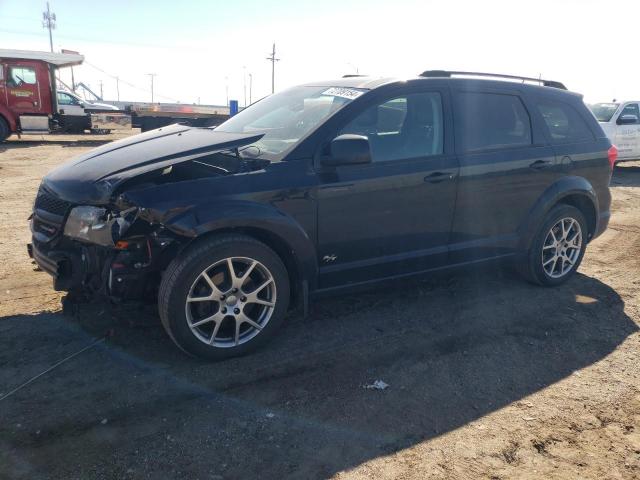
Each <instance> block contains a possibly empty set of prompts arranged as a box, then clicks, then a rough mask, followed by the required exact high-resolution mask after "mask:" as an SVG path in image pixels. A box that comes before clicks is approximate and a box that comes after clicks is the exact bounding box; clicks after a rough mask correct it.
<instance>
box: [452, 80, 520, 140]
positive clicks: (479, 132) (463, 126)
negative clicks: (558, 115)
mask: <svg viewBox="0 0 640 480" xmlns="http://www.w3.org/2000/svg"><path fill="white" fill-rule="evenodd" d="M456 97H457V98H456V142H457V143H458V145H459V147H460V150H461V151H462V152H474V151H482V150H492V149H500V148H513V147H521V146H527V145H531V121H530V119H529V113H528V112H527V110H526V109H525V107H524V105H523V103H522V100H520V97H518V96H516V95H509V94H498V93H480V92H460V93H458V95H457V96H456Z"/></svg>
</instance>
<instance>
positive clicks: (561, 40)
mask: <svg viewBox="0 0 640 480" xmlns="http://www.w3.org/2000/svg"><path fill="white" fill-rule="evenodd" d="M50 4H51V9H52V11H53V12H55V13H56V15H57V28H56V30H55V31H54V33H53V35H54V39H53V43H54V49H56V50H59V49H61V48H66V49H70V50H77V51H79V52H81V53H82V54H83V55H85V59H86V64H85V65H83V66H82V67H79V68H77V69H76V71H75V77H76V81H84V82H85V83H87V84H89V85H90V86H91V87H92V88H94V89H96V90H99V82H100V81H101V80H102V82H103V88H104V96H105V98H106V99H115V97H116V81H115V80H114V78H113V76H119V77H120V79H121V82H120V98H121V99H122V100H142V101H145V100H146V101H149V100H150V93H149V89H150V88H149V77H148V76H147V75H145V74H147V73H156V74H157V76H156V78H155V91H156V101H158V100H159V101H171V100H179V101H181V102H183V103H194V102H197V101H198V100H200V102H201V103H208V104H224V103H225V98H226V93H225V90H226V89H225V85H226V84H228V86H229V97H230V98H235V99H238V100H239V101H240V103H241V104H242V103H243V101H244V88H243V87H244V78H245V77H246V85H247V97H248V95H249V92H248V89H249V73H251V74H252V75H253V92H252V93H253V100H256V99H258V98H260V97H262V96H264V95H266V94H268V93H270V91H271V64H270V62H268V61H267V60H266V58H265V57H266V56H267V54H268V53H269V52H270V50H271V44H272V42H274V41H275V42H276V46H277V56H278V57H279V58H281V61H280V62H278V63H277V65H276V90H279V89H283V88H285V87H287V86H291V85H295V84H298V83H303V82H309V81H313V80H319V79H327V78H333V77H338V76H341V75H343V74H345V73H355V72H356V71H358V72H359V73H367V74H371V75H375V76H400V77H408V76H413V75H415V74H417V73H419V72H421V71H423V70H426V69H451V70H453V69H456V70H471V71H487V72H500V73H510V74H518V75H525V76H533V77H538V76H539V75H540V74H542V76H543V77H545V78H549V79H553V80H559V81H562V82H564V83H565V84H566V85H567V86H568V87H569V89H571V90H574V91H577V92H580V93H582V94H584V95H585V100H587V101H610V100H611V99H613V98H614V97H615V98H618V99H621V98H625V99H631V98H632V97H633V98H634V99H638V98H639V97H640V59H639V56H640V55H639V54H640V43H639V42H638V40H637V37H638V32H639V31H640V0H510V1H502V0H482V1H477V0H458V1H456V0H418V1H414V0H385V1H380V0H362V1H361V0H339V1H338V0H324V1H305V0H280V1H277V0H275V1H253V0H228V1H220V0H209V1H205V0H180V1H175V0H171V1H168V0H136V1H131V0H109V1H106V2H90V1H87V0H82V1H80V0H52V1H51V2H50ZM44 9H45V1H42V0H0V48H15V49H27V50H48V49H49V37H48V34H47V31H46V30H44V29H43V28H42V11H43V10H44ZM94 67H97V68H94ZM99 69H100V70H102V71H100V70H99ZM104 72H106V73H104ZM62 75H63V79H65V80H68V79H70V76H69V72H68V71H66V72H64V71H63V74H62ZM130 85H134V86H136V87H138V88H134V87H132V86H130Z"/></svg>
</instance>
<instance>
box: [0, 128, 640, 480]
mask: <svg viewBox="0 0 640 480" xmlns="http://www.w3.org/2000/svg"><path fill="white" fill-rule="evenodd" d="M90 139H91V140H92V141H93V143H89V142H86V141H77V139H76V141H73V140H72V141H67V140H63V139H61V138H59V139H56V138H52V139H47V140H46V141H30V142H27V141H22V142H17V141H11V142H9V143H7V144H3V145H0V397H2V395H3V393H4V394H6V393H8V392H10V391H11V390H12V389H13V388H15V387H16V386H18V385H20V384H22V383H23V382H25V381H26V380H28V379H30V378H32V377H34V376H35V375H37V374H39V373H41V372H43V371H45V370H46V369H47V368H49V367H51V366H53V365H54V364H56V362H58V361H60V360H62V359H63V358H65V357H67V356H69V355H71V354H73V353H75V352H77V351H79V350H80V349H82V348H84V347H86V346H88V345H91V344H92V343H93V342H95V341H96V340H98V339H101V338H104V336H105V333H106V332H108V331H110V330H111V331H112V332H111V333H112V335H111V336H109V337H108V338H107V339H106V340H104V341H101V342H99V343H97V344H96V345H94V346H93V347H92V348H90V349H88V350H86V351H84V352H82V353H80V354H79V355H77V356H76V357H73V358H72V359H71V360H69V361H68V362H66V363H64V364H62V365H60V366H59V367H57V368H55V369H54V370H52V371H50V372H49V373H46V374H45V375H43V376H41V377H40V378H38V379H37V380H35V381H34V382H33V383H31V384H30V385H28V386H26V387H25V388H23V389H21V390H19V391H18V392H16V393H15V394H13V395H11V396H9V397H7V398H5V399H3V400H0V478H12V479H13V478H16V479H39V478H52V479H61V478H65V479H66V478H72V479H94V478H96V479H121V478H122V479H124V478H131V479H137V478H152V479H157V478H189V479H227V478H229V479H231V478H239V479H248V478H261V479H281V478H301V479H315V478H337V479H385V478H388V479H391V478H393V479H395V478H401V479H431V478H433V479H436V478H437V479H440V478H462V479H467V478H468V479H481V478H486V479H494V480H497V479H512V478H525V479H529V478H531V479H533V478H541V479H559V478H563V479H564V478H571V479H573V478H575V479H598V480H602V479H638V478H640V369H639V368H638V366H639V361H640V334H639V333H638V327H639V326H640V297H639V292H640V163H627V164H624V165H622V166H620V167H618V168H617V169H616V171H615V174H614V178H613V180H612V190H613V196H614V206H613V216H612V219H611V225H610V227H609V229H608V230H607V232H606V233H605V234H604V235H602V236H601V237H600V238H598V239H597V240H596V241H594V242H593V243H592V244H591V245H590V246H589V248H588V250H587V254H586V257H585V261H584V263H583V265H582V267H581V269H580V274H579V275H577V276H576V277H575V278H574V279H572V280H571V281H570V282H569V283H568V284H566V285H565V286H563V287H560V288H556V289H545V288H538V287H533V286H531V285H529V284H526V283H524V282H522V281H521V280H520V279H519V278H518V277H516V276H515V275H514V274H512V273H511V272H510V271H509V270H506V269H505V270H493V271H484V272H475V273H472V274H457V275H449V276H444V277H438V278H432V279H423V280H413V281H406V282H402V283H399V284H397V285H394V286H393V287H385V288H381V289H378V290H376V291H371V292H366V293H360V294H357V295H345V296H341V297H335V298H330V299H326V300H323V301H322V302H316V303H315V304H313V306H312V312H311V315H310V317H309V318H306V319H303V318H300V316H299V315H291V316H290V318H289V319H288V323H287V324H286V325H285V327H284V328H283V329H282V330H281V331H280V334H279V336H277V338H276V339H275V341H273V342H272V343H270V344H269V345H268V346H266V347H265V348H263V349H261V350H260V351H258V352H256V353H254V354H252V355H250V356H247V357H243V358H239V359H234V360H230V361H225V362H221V363H204V362H201V361H197V360H194V359H191V358H188V357H186V356H185V355H184V354H182V353H181V352H180V351H179V350H178V349H176V348H175V347H174V345H173V344H172V343H171V341H170V340H169V338H168V337H167V336H166V335H165V333H164V332H163V330H162V328H161V326H160V322H159V320H158V318H157V316H156V314H155V312H154V311H153V309H140V308H136V307H118V308H114V307H109V306H105V305H83V306H81V307H80V309H79V311H78V313H77V315H75V316H74V317H69V316H63V315H62V314H61V312H60V295H59V294H57V293H56V292H54V291H53V290H52V287H51V279H50V278H49V276H48V275H47V274H46V273H43V272H37V271H34V267H33V265H32V264H31V262H30V260H29V258H28V256H27V253H26V248H25V244H26V243H27V242H28V241H29V229H28V225H27V217H28V216H29V213H30V209H31V205H32V201H33V198H34V195H35V192H36V190H37V187H38V183H39V181H40V178H41V177H42V176H43V175H44V174H45V173H46V172H47V171H48V170H50V169H51V168H53V167H54V166H55V165H58V164H60V163H62V162H64V161H65V160H67V159H69V158H70V157H72V156H74V155H76V154H79V153H81V152H84V151H85V150H87V149H89V148H92V147H93V146H95V145H96V144H97V142H99V141H100V140H101V139H99V138H95V137H91V138H90ZM375 380H382V381H384V382H386V383H387V384H389V387H388V388H387V389H385V390H374V389H366V388H363V386H364V385H366V384H371V383H372V382H374V381H375Z"/></svg>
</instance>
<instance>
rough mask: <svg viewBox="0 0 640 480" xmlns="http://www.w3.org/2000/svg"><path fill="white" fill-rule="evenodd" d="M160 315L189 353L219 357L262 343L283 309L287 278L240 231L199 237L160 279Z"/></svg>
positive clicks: (270, 254) (271, 255)
mask: <svg viewBox="0 0 640 480" xmlns="http://www.w3.org/2000/svg"><path fill="white" fill-rule="evenodd" d="M158 306H159V309H160V318H161V319H162V324H163V326H164V327H165V330H166V331H167V333H168V334H169V336H170V337H171V338H172V339H173V341H174V342H175V343H176V344H177V345H178V346H179V347H180V348H182V349H183V350H184V351H186V352H187V353H190V354H191V355H195V356H199V357H204V358H209V359H222V358H228V357H233V356H237V355H242V354H244V353H247V352H248V351H250V350H253V349H254V348H256V347H258V346H259V345H261V344H262V343H264V342H265V341H267V340H268V339H269V338H270V337H271V336H272V335H273V334H274V333H275V331H276V330H277V328H278V327H279V326H280V324H281V323H282V322H283V320H284V317H285V314H286V312H287V309H288V307H289V276H288V273H287V270H286V268H285V266H284V264H283V263H282V261H281V260H280V257H278V255H277V254H276V253H275V252H274V251H273V250H271V249H270V248H269V247H267V246H266V245H264V244H263V243H261V242H259V241H257V240H255V239H253V238H251V237H247V236H244V235H222V236H217V237H211V238H209V239H206V240H203V241H200V242H199V243H197V244H195V245H194V246H193V247H191V248H189V249H187V250H186V251H185V252H183V253H182V254H181V255H179V256H178V257H177V258H176V259H174V261H173V262H172V263H171V265H169V267H168V268H167V270H166V271H165V273H164V275H163V277H162V283H161V285H160V292H159V294H158Z"/></svg>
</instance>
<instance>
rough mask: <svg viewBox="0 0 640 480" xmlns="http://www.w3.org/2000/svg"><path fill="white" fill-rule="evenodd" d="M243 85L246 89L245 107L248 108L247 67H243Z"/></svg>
mask: <svg viewBox="0 0 640 480" xmlns="http://www.w3.org/2000/svg"><path fill="white" fill-rule="evenodd" d="M242 84H243V88H244V107H245V108H247V67H242Z"/></svg>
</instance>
